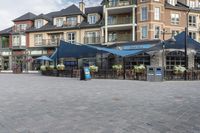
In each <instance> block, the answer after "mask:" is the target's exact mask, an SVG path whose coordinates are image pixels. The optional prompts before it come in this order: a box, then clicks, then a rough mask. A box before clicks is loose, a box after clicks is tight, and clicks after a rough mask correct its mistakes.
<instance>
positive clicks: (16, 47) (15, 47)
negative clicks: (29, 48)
mask: <svg viewBox="0 0 200 133" xmlns="http://www.w3.org/2000/svg"><path fill="white" fill-rule="evenodd" d="M12 49H26V46H22V45H20V44H18V45H13V46H12Z"/></svg>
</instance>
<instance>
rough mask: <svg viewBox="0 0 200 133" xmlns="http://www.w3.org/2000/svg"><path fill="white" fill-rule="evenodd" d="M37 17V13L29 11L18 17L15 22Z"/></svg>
mask: <svg viewBox="0 0 200 133" xmlns="http://www.w3.org/2000/svg"><path fill="white" fill-rule="evenodd" d="M35 17H36V15H35V14H33V13H31V12H28V13H26V14H24V15H22V16H20V17H18V18H16V19H14V20H13V22H16V21H25V20H33V19H34V18H35Z"/></svg>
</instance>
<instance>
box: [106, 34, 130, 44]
mask: <svg viewBox="0 0 200 133" xmlns="http://www.w3.org/2000/svg"><path fill="white" fill-rule="evenodd" d="M130 41H132V34H112V35H109V36H108V42H130Z"/></svg>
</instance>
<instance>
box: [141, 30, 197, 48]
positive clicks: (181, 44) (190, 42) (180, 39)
mask: <svg viewBox="0 0 200 133" xmlns="http://www.w3.org/2000/svg"><path fill="white" fill-rule="evenodd" d="M174 38H175V40H176V41H175V42H170V40H166V41H165V42H161V43H160V44H158V45H156V46H154V47H152V48H149V49H147V50H145V52H149V51H157V50H161V49H163V45H164V48H165V49H184V48H185V32H181V33H180V34H178V35H176V36H175V37H174ZM187 48H188V49H194V50H200V43H199V42H197V41H195V40H194V39H192V38H191V37H190V36H189V35H187Z"/></svg>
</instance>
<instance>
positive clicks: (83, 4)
mask: <svg viewBox="0 0 200 133" xmlns="http://www.w3.org/2000/svg"><path fill="white" fill-rule="evenodd" d="M79 8H80V10H81V11H82V12H83V14H85V3H84V2H83V0H82V1H81V2H79Z"/></svg>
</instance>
